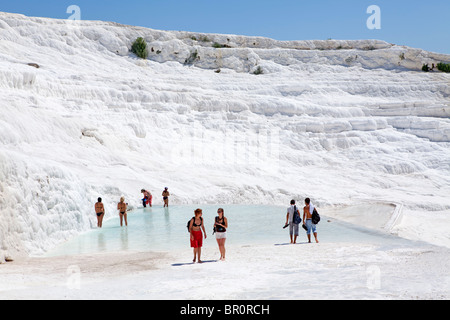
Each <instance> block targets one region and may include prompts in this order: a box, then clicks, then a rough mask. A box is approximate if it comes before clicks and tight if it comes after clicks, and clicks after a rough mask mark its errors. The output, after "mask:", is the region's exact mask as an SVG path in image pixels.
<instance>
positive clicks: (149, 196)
mask: <svg viewBox="0 0 450 320" xmlns="http://www.w3.org/2000/svg"><path fill="white" fill-rule="evenodd" d="M141 193H143V194H144V199H142V205H143V206H144V208H146V207H147V204H148V205H150V207H151V206H152V198H153V196H152V194H151V193H150V192H149V191H147V190H145V189H141Z"/></svg>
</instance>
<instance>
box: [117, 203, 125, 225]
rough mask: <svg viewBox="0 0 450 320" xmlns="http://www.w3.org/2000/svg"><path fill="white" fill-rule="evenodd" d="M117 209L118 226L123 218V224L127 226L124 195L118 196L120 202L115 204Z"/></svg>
mask: <svg viewBox="0 0 450 320" xmlns="http://www.w3.org/2000/svg"><path fill="white" fill-rule="evenodd" d="M117 210H119V216H120V226H121V227H122V225H123V220H124V219H125V226H128V222H127V204H126V203H125V198H124V197H121V198H120V202H119V203H118V204H117Z"/></svg>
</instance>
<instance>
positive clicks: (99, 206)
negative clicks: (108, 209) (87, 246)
mask: <svg viewBox="0 0 450 320" xmlns="http://www.w3.org/2000/svg"><path fill="white" fill-rule="evenodd" d="M97 201H98V202H97V203H96V204H95V206H94V207H95V213H96V215H97V227H99V228H101V227H102V224H103V217H104V216H105V206H104V205H103V203H102V198H98V199H97Z"/></svg>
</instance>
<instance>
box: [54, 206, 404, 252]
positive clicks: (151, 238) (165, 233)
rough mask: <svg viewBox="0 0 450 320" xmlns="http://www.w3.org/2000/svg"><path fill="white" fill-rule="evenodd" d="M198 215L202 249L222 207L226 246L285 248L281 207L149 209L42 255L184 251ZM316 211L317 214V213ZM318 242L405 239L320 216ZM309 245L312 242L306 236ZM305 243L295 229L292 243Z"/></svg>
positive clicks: (303, 234)
mask: <svg viewBox="0 0 450 320" xmlns="http://www.w3.org/2000/svg"><path fill="white" fill-rule="evenodd" d="M198 207H199V208H201V209H202V210H203V219H204V223H205V229H206V232H207V239H206V240H204V243H203V246H204V247H205V248H208V247H211V246H214V247H216V246H217V243H216V240H215V236H213V234H212V230H213V224H214V217H215V216H217V209H218V208H219V207H222V208H223V209H224V212H225V216H226V217H227V219H228V230H227V240H226V245H227V246H231V245H240V246H245V245H255V244H265V245H286V244H289V241H290V240H289V228H286V229H283V226H284V223H285V221H286V209H287V206H286V207H279V206H262V205H200V206H198V205H172V206H170V207H169V208H163V207H162V206H154V207H152V208H145V209H143V208H142V209H137V210H135V211H132V212H129V213H128V226H127V227H125V226H124V227H120V223H119V217H118V215H117V218H111V219H109V220H107V221H103V228H101V229H97V228H96V229H93V230H90V231H88V232H85V233H83V234H81V235H79V236H77V237H75V238H73V239H71V240H69V241H67V242H65V243H63V244H61V245H60V246H58V247H57V248H55V249H54V250H51V251H50V252H48V253H47V256H59V255H76V254H92V253H99V252H114V251H124V250H125V251H127V250H129V251H175V250H184V249H189V248H190V244H189V233H188V231H187V228H186V224H187V221H188V220H189V219H190V218H192V217H193V216H194V210H195V209H196V208H198ZM319 212H320V211H319ZM317 232H318V239H319V241H320V242H354V243H376V244H380V245H388V246H398V245H403V244H407V243H411V242H410V241H408V240H405V239H402V238H399V237H395V236H393V235H389V234H388V233H385V232H382V231H374V230H371V229H368V228H364V227H361V226H356V225H353V224H350V223H346V222H342V221H339V220H337V219H329V218H327V217H325V216H323V215H321V222H320V223H319V224H318V225H317ZM311 238H312V241H314V237H313V236H312V235H311ZM306 241H307V237H306V232H305V231H304V230H303V229H302V228H301V227H300V230H299V238H298V240H297V243H304V242H306Z"/></svg>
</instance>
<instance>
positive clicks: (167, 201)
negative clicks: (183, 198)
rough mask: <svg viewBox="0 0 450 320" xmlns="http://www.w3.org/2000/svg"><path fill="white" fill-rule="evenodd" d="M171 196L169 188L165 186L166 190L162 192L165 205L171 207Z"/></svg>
mask: <svg viewBox="0 0 450 320" xmlns="http://www.w3.org/2000/svg"><path fill="white" fill-rule="evenodd" d="M169 196H170V193H169V190H168V188H167V187H165V188H164V191H163V192H162V197H163V201H164V207H169Z"/></svg>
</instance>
